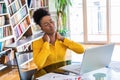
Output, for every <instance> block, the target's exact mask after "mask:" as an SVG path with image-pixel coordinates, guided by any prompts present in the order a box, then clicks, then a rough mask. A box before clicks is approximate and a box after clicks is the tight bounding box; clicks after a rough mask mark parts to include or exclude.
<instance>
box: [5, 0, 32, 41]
mask: <svg viewBox="0 0 120 80" xmlns="http://www.w3.org/2000/svg"><path fill="white" fill-rule="evenodd" d="M5 1H6V4H7V9H8V12H9V15H10V23H11V25H12V29H13V34H14V39H15V42H17V41H19V40H21V39H23V38H26V37H28V36H31V35H32V31H31V24H30V16H29V11H28V6H27V3H26V0H5ZM26 32H29V34H26ZM25 34H26V35H27V36H26V35H25Z"/></svg>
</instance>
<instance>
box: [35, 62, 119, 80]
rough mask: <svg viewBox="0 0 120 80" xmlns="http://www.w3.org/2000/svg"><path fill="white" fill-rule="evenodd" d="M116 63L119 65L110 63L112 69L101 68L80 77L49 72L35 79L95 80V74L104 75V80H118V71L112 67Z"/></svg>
mask: <svg viewBox="0 0 120 80" xmlns="http://www.w3.org/2000/svg"><path fill="white" fill-rule="evenodd" d="M113 63H114V64H113ZM117 63H118V64H119V63H120V62H112V64H111V65H110V66H111V67H112V68H101V69H98V70H95V71H91V72H88V73H86V74H84V75H82V76H80V75H76V74H73V73H70V72H69V74H68V75H64V74H58V73H54V71H50V72H46V73H44V74H41V75H39V77H37V78H36V79H37V80H75V79H76V78H77V79H78V78H82V80H95V77H94V76H93V75H94V74H96V73H102V74H105V75H106V76H105V77H104V80H119V76H120V71H115V70H114V68H113V67H114V66H113V65H115V64H117ZM119 68H120V67H119ZM39 72H40V71H39ZM43 72H44V71H43ZM61 73H62V72H61Z"/></svg>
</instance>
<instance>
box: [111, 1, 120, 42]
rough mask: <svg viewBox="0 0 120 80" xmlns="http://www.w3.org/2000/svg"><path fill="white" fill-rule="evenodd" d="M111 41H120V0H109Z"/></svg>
mask: <svg viewBox="0 0 120 80" xmlns="http://www.w3.org/2000/svg"><path fill="white" fill-rule="evenodd" d="M111 42H120V0H111Z"/></svg>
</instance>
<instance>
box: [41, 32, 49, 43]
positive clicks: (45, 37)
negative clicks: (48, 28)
mask: <svg viewBox="0 0 120 80" xmlns="http://www.w3.org/2000/svg"><path fill="white" fill-rule="evenodd" d="M43 41H44V42H46V41H47V42H50V38H49V36H48V35H47V34H44V36H43Z"/></svg>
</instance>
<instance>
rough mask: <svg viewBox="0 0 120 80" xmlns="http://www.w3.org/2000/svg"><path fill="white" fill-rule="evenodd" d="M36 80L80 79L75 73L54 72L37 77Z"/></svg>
mask: <svg viewBox="0 0 120 80" xmlns="http://www.w3.org/2000/svg"><path fill="white" fill-rule="evenodd" d="M37 80H81V79H80V76H77V75H62V74H56V73H49V74H46V75H44V76H42V77H39V78H37Z"/></svg>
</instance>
